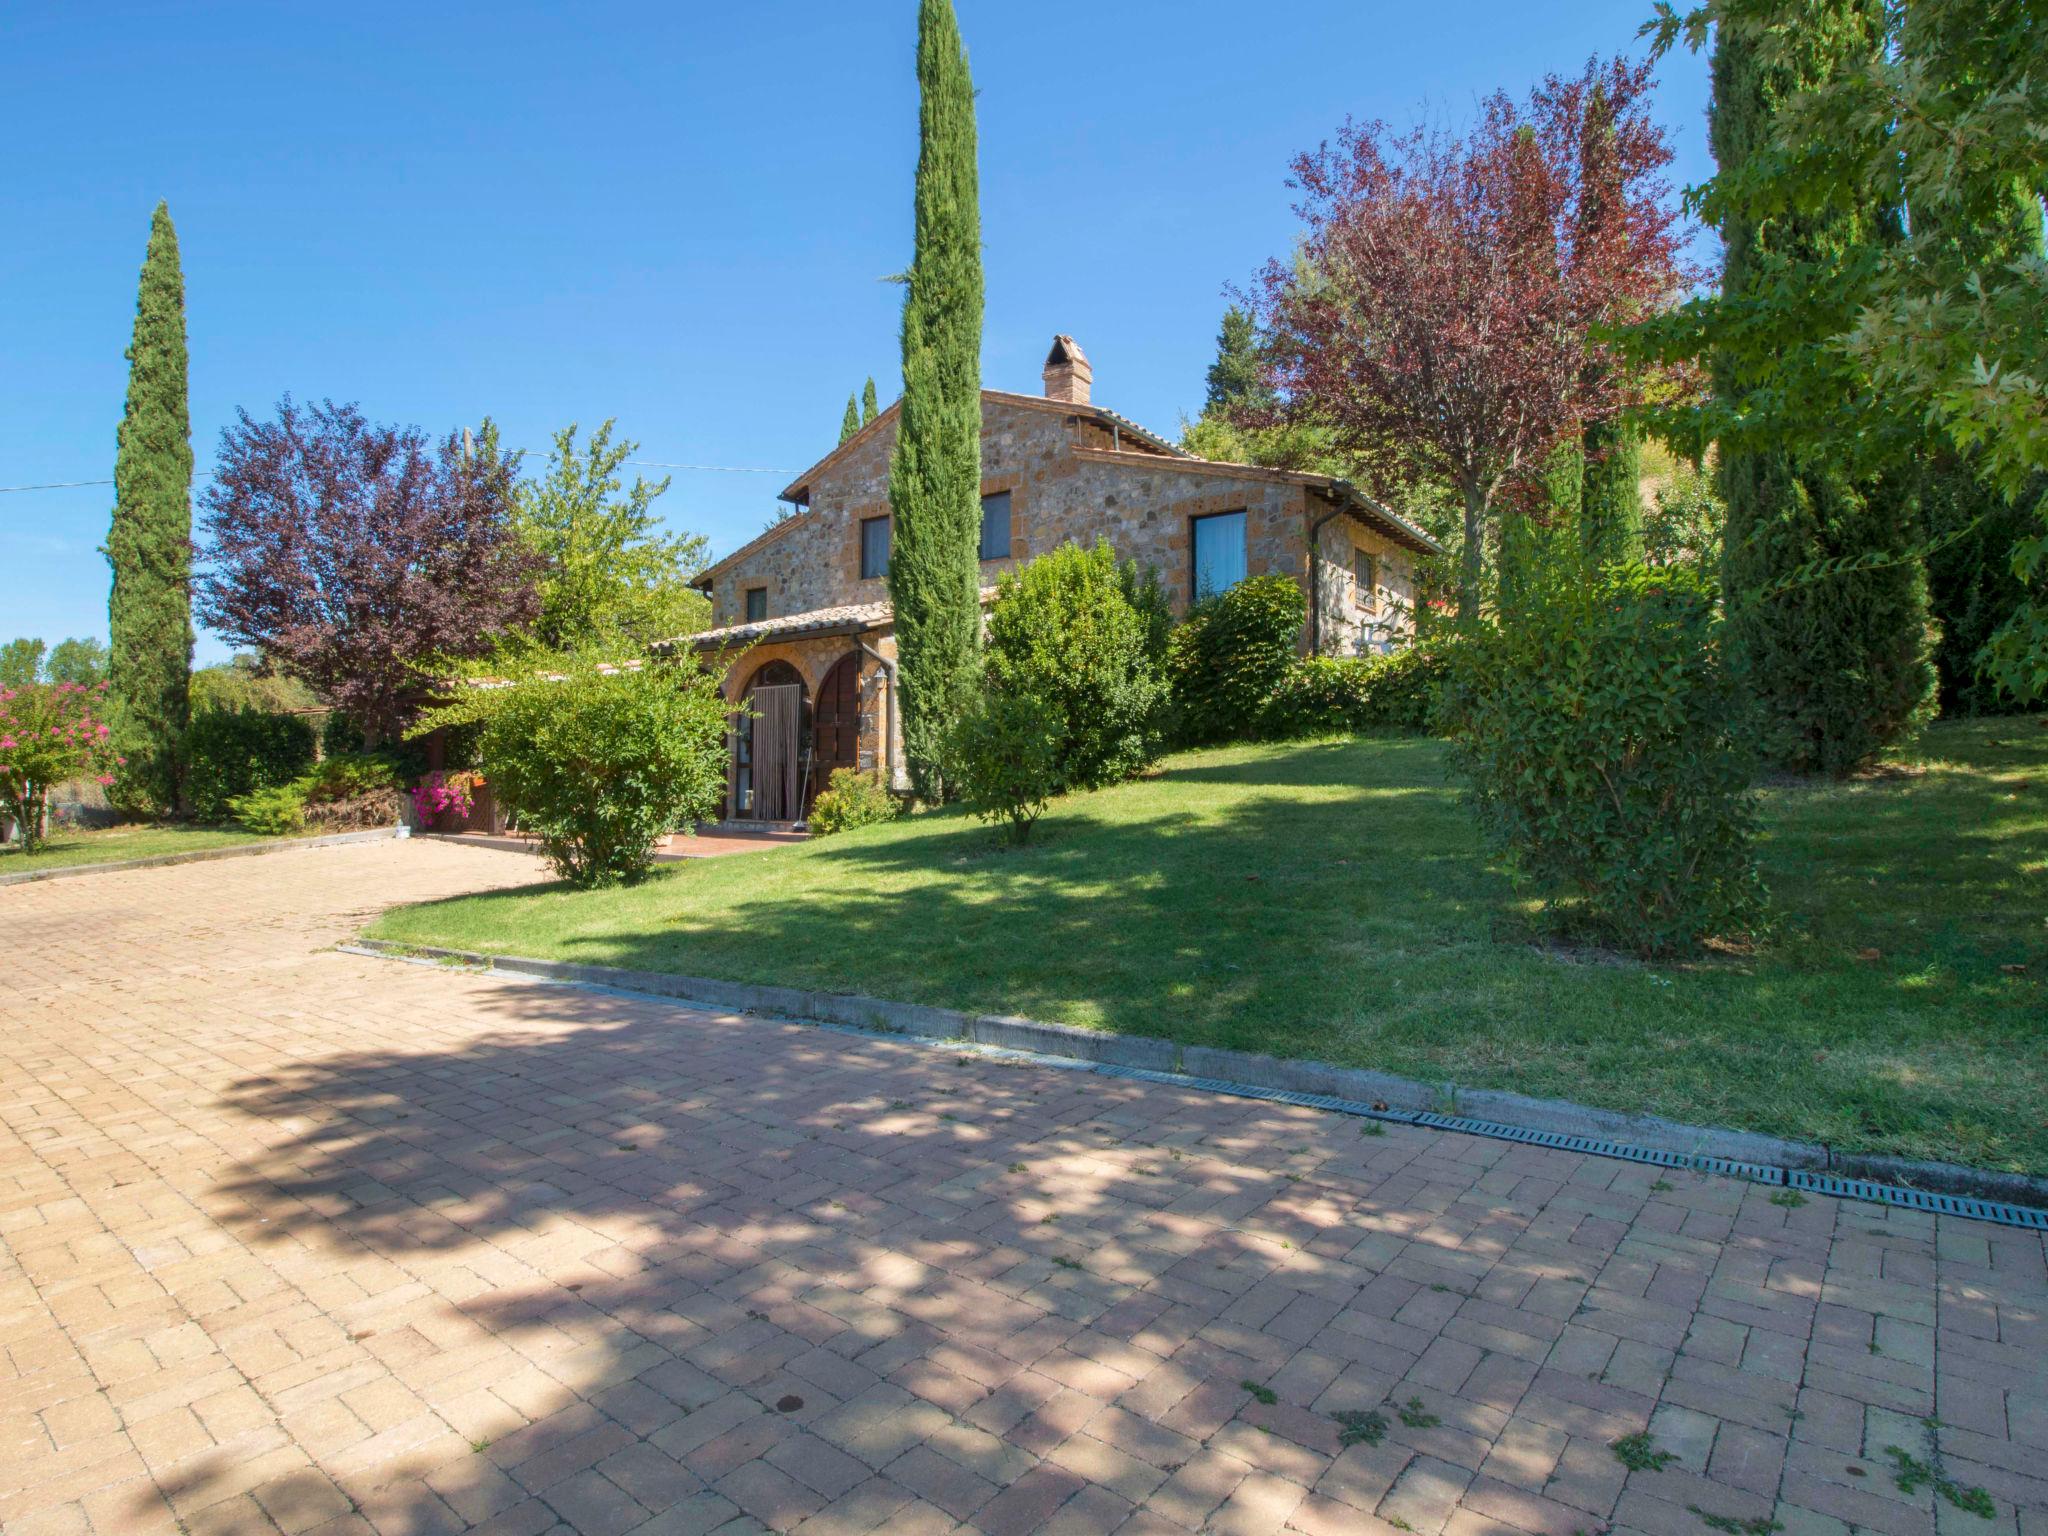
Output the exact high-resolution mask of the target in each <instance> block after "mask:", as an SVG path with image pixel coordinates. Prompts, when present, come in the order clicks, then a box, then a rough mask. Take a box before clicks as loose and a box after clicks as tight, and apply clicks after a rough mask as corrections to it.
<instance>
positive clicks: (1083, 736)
mask: <svg viewBox="0 0 2048 1536" xmlns="http://www.w3.org/2000/svg"><path fill="white" fill-rule="evenodd" d="M1133 579H1134V578H1133ZM1126 580H1127V578H1126V577H1125V576H1124V574H1123V573H1121V572H1119V570H1118V569H1117V563H1116V556H1115V555H1114V554H1113V553H1112V552H1111V550H1110V547H1109V545H1108V544H1107V543H1100V542H1098V543H1097V544H1096V546H1095V547H1094V548H1093V549H1084V548H1082V547H1081V546H1080V545H1078V544H1062V545H1061V546H1060V547H1059V548H1057V549H1054V550H1052V551H1051V552H1049V553H1047V554H1043V555H1040V556H1039V557H1038V558H1037V559H1036V560H1033V561H1032V562H1031V563H1030V564H1029V565H1027V566H1025V567H1024V568H1023V569H1022V570H1021V571H1017V572H1014V573H1012V574H1010V575H1007V576H1005V577H1004V578H1003V580H1002V585H1001V587H1000V589H999V590H998V592H997V594H996V601H995V607H994V609H993V610H992V611H991V612H990V614H989V621H988V685H989V687H990V688H992V689H993V690H994V691H996V692H998V693H1003V694H1008V695H1012V696H1014V697H1020V698H1029V699H1034V700H1036V701H1037V702H1038V703H1039V704H1041V705H1043V706H1044V708H1045V710H1046V711H1047V713H1048V714H1049V715H1050V717H1051V718H1052V720H1053V722H1054V726H1053V729H1054V732H1055V735H1056V737H1057V742H1058V745H1057V747H1056V748H1055V751H1054V753H1053V776H1054V780H1055V782H1056V783H1057V784H1059V785H1060V787H1062V788H1075V789H1092V788H1094V787H1096V786H1097V785H1101V784H1112V783H1115V782H1117V781H1118V780H1120V779H1127V778H1129V777H1130V776H1131V775H1132V774H1134V773H1137V772H1139V771H1140V770H1141V769H1143V768H1144V767H1145V765H1146V764H1148V763H1150V762H1151V761H1152V760H1153V759H1154V758H1156V757H1157V756H1158V755H1159V751H1160V747H1161V745H1162V742H1161V733H1160V724H1161V718H1160V707H1161V705H1162V704H1163V703H1164V701H1165V687H1164V684H1163V683H1162V682H1161V680H1160V678H1159V676H1158V674H1157V673H1156V671H1155V670H1154V668H1153V665H1152V661H1151V658H1150V656H1149V655H1148V653H1147V646H1148V643H1149V639H1150V629H1149V622H1150V621H1149V619H1148V617H1147V616H1146V615H1144V614H1141V613H1139V612H1138V610H1137V609H1135V608H1134V607H1133V606H1132V604H1131V600H1130V598H1129V597H1128V596H1127V595H1126ZM1136 590H1139V591H1140V592H1142V591H1143V587H1142V584H1137V586H1136Z"/></svg>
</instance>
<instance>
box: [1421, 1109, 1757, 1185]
mask: <svg viewBox="0 0 2048 1536" xmlns="http://www.w3.org/2000/svg"><path fill="white" fill-rule="evenodd" d="M1415 1123H1416V1124H1417V1125H1426V1126H1430V1127H1432V1128H1433V1129H1435V1130H1439V1131H1463V1132H1464V1133H1465V1134H1466V1135H1468V1136H1491V1137H1494V1138H1495V1139H1497V1140H1500V1141H1520V1142H1526V1143H1528V1144H1529V1145H1530V1146H1534V1147H1552V1148H1555V1149H1556V1150H1557V1151H1560V1152H1584V1153H1586V1154H1588V1155H1589V1156H1592V1157H1618V1158H1621V1159H1622V1160H1623V1161H1625V1162H1631V1163H1652V1164H1654V1165H1656V1166H1657V1167H1659V1168H1691V1169H1697V1170H1698V1171H1699V1172H1701V1173H1725V1174H1727V1175H1728V1176H1729V1177H1730V1178H1736V1179H1748V1180H1749V1181H1750V1182H1751V1183H1752V1184H1782V1183H1784V1182H1785V1170H1784V1169H1782V1168H1774V1167H1772V1166H1771V1165H1770V1164H1769V1163H1741V1162H1736V1161H1735V1160H1733V1159H1732V1158H1726V1157H1706V1156H1703V1155H1701V1154H1699V1153H1690V1152H1666V1151H1663V1150H1662V1149H1660V1148H1657V1147H1634V1146H1630V1145H1629V1144H1628V1143H1627V1142H1622V1141H1607V1140H1604V1139H1603V1138H1601V1137H1598V1136H1571V1135H1567V1134H1566V1133H1564V1132H1563V1131H1535V1130H1530V1129H1529V1128H1528V1127H1526V1126H1520V1125H1502V1124H1500V1123H1499V1122H1497V1121H1493V1120H1471V1119H1467V1118H1466V1117H1464V1116H1463V1115H1435V1114H1422V1115H1417V1116H1416V1117H1415Z"/></svg>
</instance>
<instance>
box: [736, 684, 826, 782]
mask: <svg viewBox="0 0 2048 1536" xmlns="http://www.w3.org/2000/svg"><path fill="white" fill-rule="evenodd" d="M805 692H806V690H805V688H804V680H803V675H802V674H801V673H799V672H798V671H797V669H796V668H795V667H793V666H791V665H790V664H789V663H788V662H786V661H770V662H765V663H763V664H762V666H761V667H760V668H759V669H758V670H756V671H755V673H754V675H753V676H752V677H750V678H748V679H747V685H746V687H744V688H742V689H741V690H740V695H739V699H738V702H739V703H740V704H742V705H745V706H747V708H746V710H745V712H744V713H742V714H741V715H740V716H739V717H738V719H737V720H736V722H735V723H734V727H733V733H732V751H733V760H732V787H733V814H734V815H735V816H738V817H743V818H745V819H747V820H750V821H795V820H796V819H797V818H798V817H799V816H800V815H802V811H801V810H800V808H799V806H800V802H801V799H802V796H803V760H804V754H805V752H806V750H807V749H808V747H809V742H808V741H807V739H806V738H807V737H808V735H809V720H808V718H807V717H808V716H809V714H810V711H809V709H808V707H807V701H806V699H805Z"/></svg>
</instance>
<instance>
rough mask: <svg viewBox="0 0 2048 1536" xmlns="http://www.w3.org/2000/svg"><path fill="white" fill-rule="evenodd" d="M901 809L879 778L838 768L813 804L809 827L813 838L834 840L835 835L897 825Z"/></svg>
mask: <svg viewBox="0 0 2048 1536" xmlns="http://www.w3.org/2000/svg"><path fill="white" fill-rule="evenodd" d="M899 809H900V807H899V806H898V805H897V803H896V797H895V796H894V795H892V794H890V793H889V790H888V787H887V786H886V785H884V784H883V783H882V780H881V777H880V776H879V775H878V774H872V773H863V772H861V770H860V769H858V768H834V769H833V770H832V778H831V780H830V781H829V782H828V783H827V784H826V785H825V788H824V790H823V791H822V792H821V793H820V794H819V796H818V798H817V799H816V800H814V801H812V802H811V814H810V818H809V820H808V823H807V825H808V826H809V827H810V829H811V835H812V836H813V837H830V836H831V835H832V834H833V833H835V832H851V831H852V830H853V829H854V828H855V827H871V826H873V825H874V824H875V823H877V822H881V821H893V820H895V818H896V813H897V811H898V810H899Z"/></svg>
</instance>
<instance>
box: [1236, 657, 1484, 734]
mask: <svg viewBox="0 0 2048 1536" xmlns="http://www.w3.org/2000/svg"><path fill="white" fill-rule="evenodd" d="M1448 654H1449V648H1448V644H1447V643H1446V642H1444V641H1441V640H1438V641H1432V642H1430V643H1429V644H1427V645H1420V644H1418V645H1411V646H1409V647H1408V648H1407V649H1405V650H1400V651H1395V652H1393V653H1392V654H1391V655H1387V656H1355V657H1332V656H1305V657H1302V658H1301V659H1299V660H1298V661H1296V662H1295V663H1294V665H1293V666H1292V667H1290V668H1289V669H1288V672H1287V675H1286V676H1285V677H1284V678H1282V679H1281V681H1280V686H1279V687H1278V688H1276V689H1275V690H1274V691H1273V696H1272V697H1271V698H1270V699H1268V700H1267V701H1266V707H1265V709H1264V710H1263V711H1262V712H1261V714H1260V718H1259V725H1260V734H1261V735H1265V736H1270V737H1276V738H1284V737H1289V736H1317V735H1328V734H1330V733H1332V732H1337V731H1389V730H1394V731H1425V730H1428V729H1430V727H1431V726H1432V724H1433V723H1434V721H1435V716H1436V706H1437V697H1438V694H1439V691H1440V690H1441V688H1442V685H1443V679H1444V676H1445V674H1446V672H1447V670H1448V660H1447V657H1448Z"/></svg>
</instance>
